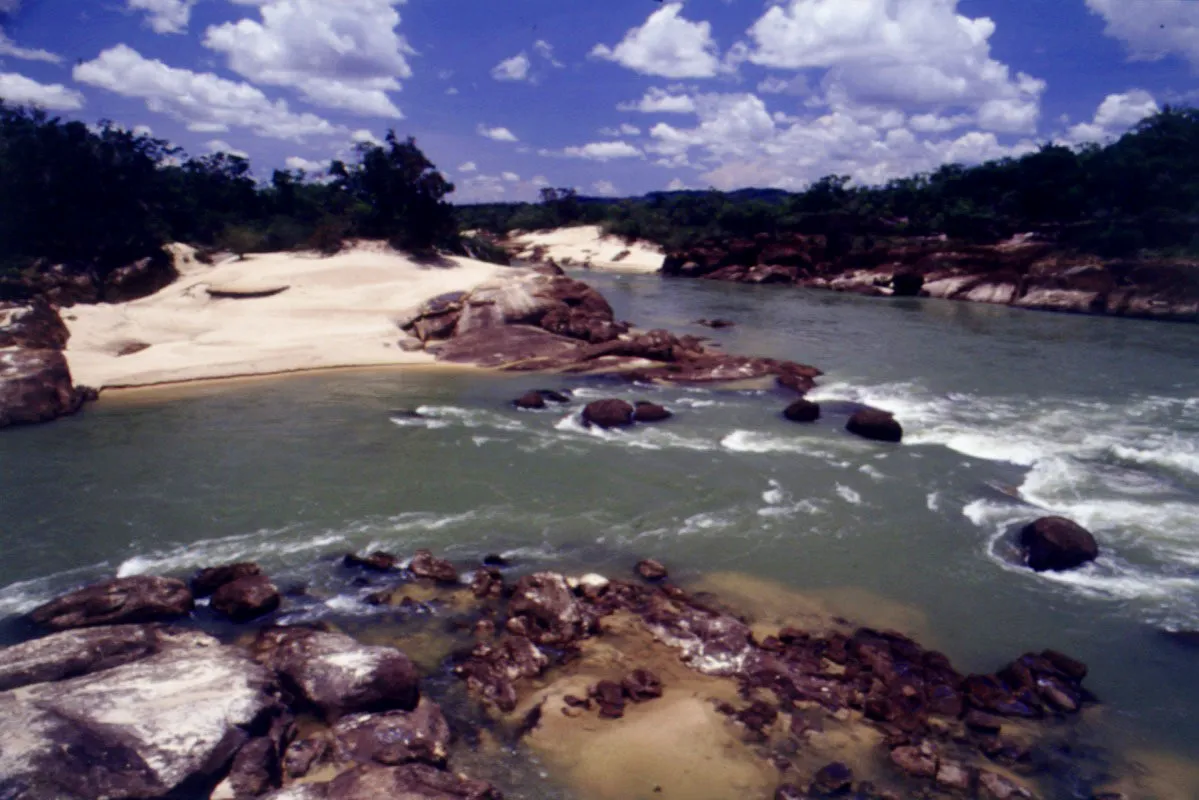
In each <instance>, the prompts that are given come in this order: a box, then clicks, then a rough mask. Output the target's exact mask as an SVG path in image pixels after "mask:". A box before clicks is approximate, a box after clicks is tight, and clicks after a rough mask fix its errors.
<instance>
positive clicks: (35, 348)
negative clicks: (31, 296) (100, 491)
mask: <svg viewBox="0 0 1199 800" xmlns="http://www.w3.org/2000/svg"><path fill="white" fill-rule="evenodd" d="M69 336H70V333H69V332H68V331H67V327H66V325H64V324H63V321H62V318H61V317H59V315H58V312H57V311H56V310H54V308H52V307H51V306H50V305H49V304H48V303H47V302H46V301H45V300H43V299H35V300H30V301H27V302H20V303H9V302H0V428H5V427H8V426H10V425H32V424H35V423H39V422H49V421H50V420H53V419H57V418H58V417H62V416H66V415H68V414H74V413H75V412H76V411H78V410H79V409H80V408H82V406H83V404H84V403H85V402H87V401H89V400H94V399H95V397H96V395H95V392H94V391H92V390H90V389H87V388H85V387H76V386H75V385H74V382H73V381H72V380H71V370H70V368H69V367H68V366H67V360H66V358H65V357H64V356H63V354H62V350H63V348H65V347H66V345H67V339H68V338H69Z"/></svg>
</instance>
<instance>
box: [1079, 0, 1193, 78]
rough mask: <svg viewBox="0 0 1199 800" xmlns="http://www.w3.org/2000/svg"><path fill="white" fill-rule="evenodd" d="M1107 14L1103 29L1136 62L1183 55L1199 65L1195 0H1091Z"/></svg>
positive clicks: (1089, 2)
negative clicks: (1119, 43) (1121, 43)
mask: <svg viewBox="0 0 1199 800" xmlns="http://www.w3.org/2000/svg"><path fill="white" fill-rule="evenodd" d="M1087 6H1088V7H1089V8H1090V9H1091V11H1092V12H1093V13H1095V14H1098V15H1099V16H1101V17H1103V19H1104V21H1106V22H1107V26H1106V27H1105V28H1104V30H1103V32H1104V33H1105V34H1107V35H1108V36H1110V37H1112V38H1114V39H1119V40H1120V41H1121V42H1123V43H1124V46H1125V47H1126V48H1127V49H1128V54H1129V57H1130V58H1132V59H1133V60H1136V61H1157V60H1158V59H1161V58H1164V57H1166V56H1168V55H1180V56H1182V57H1183V58H1185V59H1187V60H1188V61H1190V62H1191V64H1193V65H1194V66H1195V67H1199V3H1196V2H1194V0H1087Z"/></svg>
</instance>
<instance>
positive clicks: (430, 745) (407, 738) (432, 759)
mask: <svg viewBox="0 0 1199 800" xmlns="http://www.w3.org/2000/svg"><path fill="white" fill-rule="evenodd" d="M333 737H334V747H335V749H336V753H337V758H338V760H340V761H357V762H360V763H371V762H374V763H377V764H383V765H386V766H398V765H400V764H407V763H410V762H413V761H421V762H424V763H426V764H432V765H433V766H437V767H444V766H445V762H446V758H447V757H448V756H449V748H450V726H449V723H447V722H446V720H445V717H444V716H443V715H442V713H441V709H440V708H438V707H437V704H436V703H434V702H432V701H430V700H429V699H427V698H425V699H422V700H421V701H420V704H419V705H417V707H416V708H415V709H413V710H412V711H388V712H385V713H382V714H355V715H353V716H349V717H343V718H342V719H341V720H339V721H338V723H337V724H336V725H335V726H334V727H333Z"/></svg>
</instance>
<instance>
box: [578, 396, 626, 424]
mask: <svg viewBox="0 0 1199 800" xmlns="http://www.w3.org/2000/svg"><path fill="white" fill-rule="evenodd" d="M633 414H634V409H633V406H631V405H630V404H629V403H627V402H625V401H624V400H615V399H608V400H596V401H595V402H593V403H588V404H587V406H586V407H585V408H584V409H583V424H585V425H598V426H599V427H601V428H619V427H622V426H624V425H632V424H633Z"/></svg>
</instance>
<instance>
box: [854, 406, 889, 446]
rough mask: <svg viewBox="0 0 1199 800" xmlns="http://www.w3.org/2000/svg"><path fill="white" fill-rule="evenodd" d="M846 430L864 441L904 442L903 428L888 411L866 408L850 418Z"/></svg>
mask: <svg viewBox="0 0 1199 800" xmlns="http://www.w3.org/2000/svg"><path fill="white" fill-rule="evenodd" d="M845 429H846V430H847V431H849V432H850V433H854V434H857V435H858V436H861V437H862V438H864V439H873V440H875V441H879V442H899V441H902V440H903V428H902V427H901V426H900V424H899V423H898V422H897V421H896V420H895V417H894V415H892V414H891V413H890V412H888V411H881V410H879V409H877V408H866V409H862V410H861V411H858V412H856V413H855V414H854V415H853V416H851V417H850V418H849V422H848V423H846V425H845Z"/></svg>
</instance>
